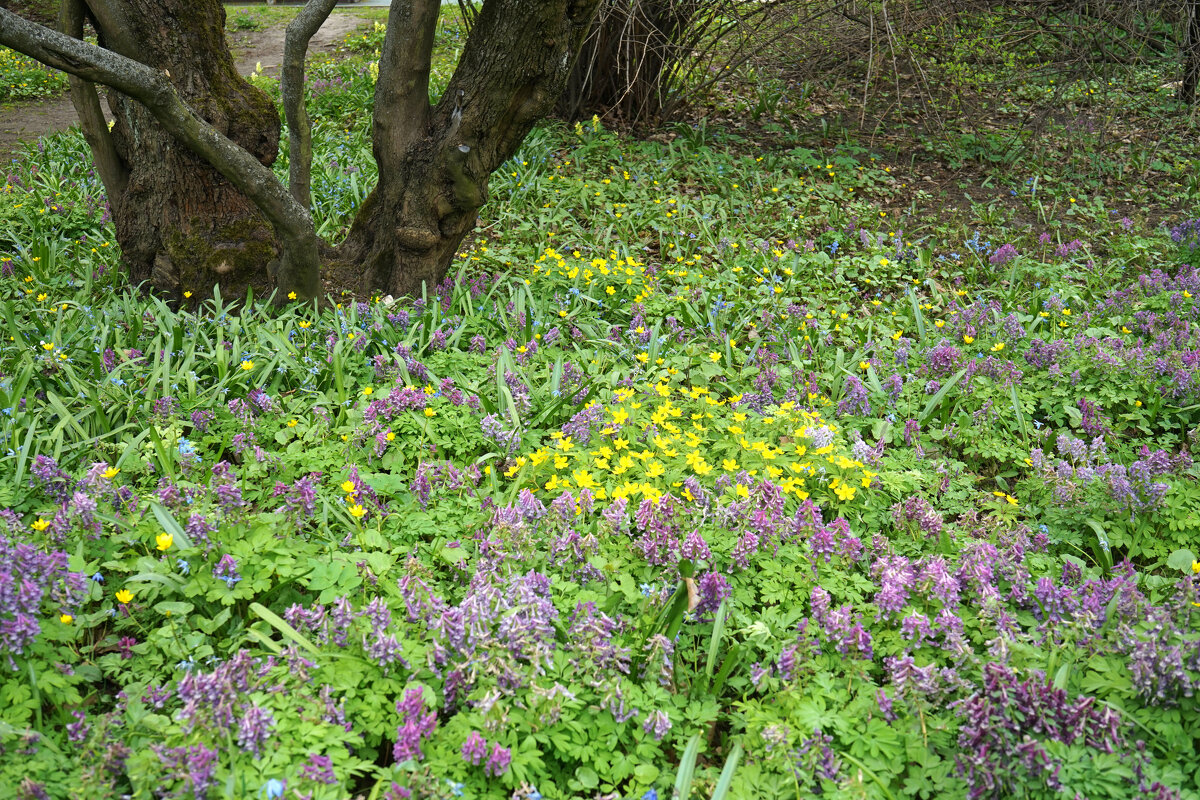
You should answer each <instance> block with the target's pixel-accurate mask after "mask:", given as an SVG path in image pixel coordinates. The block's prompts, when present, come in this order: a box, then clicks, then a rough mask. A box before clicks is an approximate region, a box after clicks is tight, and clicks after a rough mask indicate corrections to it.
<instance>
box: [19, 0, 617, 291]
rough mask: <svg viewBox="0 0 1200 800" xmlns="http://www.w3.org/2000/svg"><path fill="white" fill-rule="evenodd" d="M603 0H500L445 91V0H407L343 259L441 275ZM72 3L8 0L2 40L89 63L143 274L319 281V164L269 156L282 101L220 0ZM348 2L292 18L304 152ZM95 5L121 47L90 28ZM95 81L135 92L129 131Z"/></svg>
mask: <svg viewBox="0 0 1200 800" xmlns="http://www.w3.org/2000/svg"><path fill="white" fill-rule="evenodd" d="M598 1H599V0H485V2H484V4H483V8H482V9H481V10H480V11H479V13H478V14H477V15H475V16H474V18H473V20H472V26H471V33H470V36H469V38H468V40H467V44H466V46H465V48H464V50H463V54H462V57H461V59H460V62H459V65H458V68H457V69H456V70H455V72H454V76H453V77H452V78H451V80H450V84H449V87H448V89H447V91H446V93H445V95H444V96H443V97H442V98H441V100H440V102H439V103H438V104H437V105H436V107H435V106H431V105H430V101H429V74H430V59H431V56H432V51H433V42H434V32H435V30H436V27H437V20H438V15H439V12H440V7H441V2H440V0H394V2H393V3H392V6H391V11H390V12H389V17H388V32H387V35H386V37H385V40H384V45H383V50H382V53H381V55H380V60H379V80H378V83H377V86H376V93H375V110H374V117H373V121H374V155H375V160H376V162H377V164H378V166H379V182H378V184H377V186H376V187H375V189H374V191H372V193H371V195H370V196H369V197H368V199H367V201H366V203H365V204H364V206H363V208H362V209H361V211H360V213H359V215H358V218H357V219H356V220H355V222H354V224H353V225H352V227H351V230H350V234H349V235H348V237H347V239H346V241H345V242H344V243H343V244H342V246H341V247H340V248H338V249H337V250H336V251H333V250H331V249H330V248H325V249H326V251H327V252H326V254H325V255H327V256H328V257H329V259H330V261H331V262H334V265H335V266H341V267H348V268H349V269H351V270H353V271H354V273H355V274H358V275H361V276H362V287H361V288H363V289H364V290H366V289H383V290H386V291H389V292H391V293H393V294H406V293H417V292H419V291H420V289H421V286H422V284H423V283H424V284H426V285H429V286H432V285H435V284H437V283H438V282H439V281H440V280H441V279H442V277H443V275H444V274H445V273H446V271H447V269H448V268H449V266H450V264H451V262H452V260H453V258H454V254H455V251H456V250H457V248H458V246H459V245H460V244H461V243H462V240H463V237H464V236H466V234H467V233H468V232H469V231H470V230H471V229H472V228H473V227H474V225H475V220H476V215H477V214H478V212H479V209H480V207H481V206H482V205H483V203H484V201H485V200H486V199H487V182H488V176H489V175H490V174H491V173H492V171H494V170H495V169H496V168H497V167H499V166H500V165H501V164H502V163H503V162H504V161H505V160H507V159H508V158H510V157H511V156H512V155H513V154H514V153H515V152H516V150H517V148H518V146H519V145H520V143H521V141H522V140H523V139H524V138H525V136H526V134H528V133H529V131H530V129H531V128H532V127H533V125H534V123H535V122H536V121H537V120H538V119H540V118H541V117H543V116H545V114H546V113H547V112H549V110H550V109H551V107H552V106H553V104H554V101H555V100H556V99H557V97H558V94H559V93H560V92H561V91H562V88H563V85H564V83H565V81H566V78H567V75H568V73H569V72H570V69H571V65H572V63H573V62H574V60H575V57H576V55H577V51H578V47H579V43H580V41H581V40H582V39H583V36H584V34H585V33H586V32H587V29H588V25H589V24H590V22H591V18H592V16H593V15H594V13H595V10H596V5H597V3H598ZM61 2H62V3H63V4H64V14H63V17H62V19H61V23H60V25H61V27H62V29H63V31H64V32H65V33H66V34H68V36H63V35H61V34H54V33H51V32H49V31H47V30H46V29H44V28H41V27H39V26H37V25H32V24H30V23H29V22H28V21H24V20H22V19H21V18H20V17H18V16H16V15H13V14H11V13H9V12H7V11H2V10H0V42H3V43H4V44H6V45H8V46H10V47H13V48H14V49H17V50H20V51H21V52H24V53H27V54H29V55H32V56H33V57H35V58H38V59H39V60H42V61H43V62H44V63H47V64H50V65H51V66H54V67H57V68H59V69H63V70H65V71H67V72H69V73H71V74H72V75H73V76H75V77H74V78H73V80H72V96H73V98H74V99H75V101H76V104H77V107H78V108H79V110H80V116H81V120H82V122H83V126H84V133H85V136H86V137H87V139H88V142H89V144H90V145H91V146H92V149H93V153H94V154H95V156H96V160H97V166H98V170H99V173H100V175H101V177H102V179H103V180H104V182H105V185H106V188H107V189H108V192H109V196H110V202H111V203H112V206H113V217H114V221H115V223H116V228H117V237H118V240H119V241H120V243H121V246H122V249H123V252H124V256H125V259H126V261H127V262H128V267H129V271H130V277H131V278H132V280H133V281H134V282H140V281H143V280H148V281H150V283H151V285H152V286H153V287H154V288H155V289H157V290H159V291H161V292H164V293H167V294H170V295H175V296H177V295H178V294H180V293H181V292H183V291H186V290H191V291H193V292H195V293H198V294H199V293H204V292H206V291H207V290H208V289H209V287H211V286H212V285H213V284H214V283H219V284H220V285H221V286H222V288H223V290H224V291H225V292H226V294H240V293H241V292H242V291H244V289H245V288H246V287H248V286H255V287H258V288H260V289H265V288H268V286H269V285H270V283H271V280H270V278H269V271H270V269H271V265H272V264H280V265H281V266H279V267H278V268H277V269H278V272H277V273H276V274H277V276H278V283H279V286H278V288H279V289H280V293H281V294H282V293H285V292H287V291H288V287H294V288H295V290H296V294H297V296H302V297H304V298H305V299H307V298H309V297H313V296H315V295H316V294H318V292H319V288H320V287H319V283H318V280H317V271H318V266H319V265H318V241H317V239H316V236H315V233H314V232H313V225H312V218H311V215H310V214H309V212H308V211H307V196H308V189H307V179H306V177H305V170H293V174H292V175H291V178H290V180H289V183H290V191H289V187H284V186H283V185H282V184H281V183H280V182H279V181H278V180H277V179H276V178H275V176H274V175H272V174H271V172H270V170H269V169H267V168H266V167H264V165H270V164H271V162H272V161H273V160H274V158H275V154H276V152H277V148H278V143H279V129H280V124H279V117H278V114H277V112H276V111H275V108H274V106H273V104H272V103H271V102H270V100H269V99H268V98H267V97H266V95H264V94H263V93H262V92H260V91H258V90H256V89H254V88H253V87H252V86H250V85H249V84H248V83H246V82H245V81H244V80H242V78H241V77H240V76H238V75H237V73H236V72H235V70H234V66H233V59H232V56H231V55H230V53H229V49H228V47H227V46H226V44H225V41H224V21H225V12H224V9H223V8H222V6H221V4H220V2H218V0H61ZM332 6H333V3H332V2H331V0H309V3H308V6H307V7H306V9H305V11H304V13H303V15H302V19H301V20H299V21H298V22H297V24H295V25H294V26H289V33H288V41H289V50H288V55H287V56H285V61H287V68H286V69H285V71H284V79H285V84H286V85H285V87H284V100H285V104H287V106H288V109H287V113H288V114H289V116H290V118H293V119H295V120H296V127H297V130H294V131H293V137H294V138H293V145H294V147H293V155H296V154H297V153H299V152H303V151H304V149H305V145H304V139H305V137H306V135H307V132H306V131H300V130H299V128H302V127H304V115H303V113H302V109H301V108H299V107H298V104H299V103H302V102H303V101H302V97H303V94H302V91H301V89H302V76H303V69H302V66H301V65H302V63H303V50H304V47H306V46H307V41H308V40H307V38H306V37H307V36H310V35H311V32H312V31H313V30H315V29H316V28H315V26H319V23H320V20H321V19H324V17H325V16H326V15H327V14H328V13H329V11H330V9H331V8H332ZM85 16H86V17H87V18H90V20H91V22H92V25H93V27H94V28H95V29H96V30H97V31H98V32H99V34H100V44H101V45H102V47H104V48H108V49H107V50H104V49H101V48H97V47H93V46H90V45H86V44H83V43H82V42H80V41H78V40H79V39H80V38H81V36H82V33H83V21H84V18H85ZM69 36H73V37H75V38H74V39H71V38H68V37H69ZM109 51H112V52H109ZM114 52H115V53H117V54H118V55H113V53H114ZM121 56H124V57H125V58H121ZM130 59H132V61H131V60H130ZM135 61H136V62H140V63H134V62H135ZM143 65H144V66H143ZM147 67H150V68H151V69H147ZM87 81H99V82H102V83H106V84H108V85H111V86H114V87H118V88H119V89H120V90H121V92H124V94H120V93H118V92H115V91H114V92H113V93H112V94H111V95H110V103H111V105H112V107H113V110H114V112H115V114H116V124H115V125H114V127H113V130H112V132H111V134H110V133H109V131H108V130H107V126H106V125H104V124H103V121H102V119H101V118H100V116H99V105H98V102H97V101H96V99H95V92H94V89H93V88H92V87H91V85H90V84H88V83H87ZM131 97H136V98H137V100H136V101H135V100H133V99H130V98H131ZM160 123H161V124H160ZM168 130H169V131H170V133H168ZM297 135H298V138H297ZM184 143H186V145H185V144H184ZM210 164H211V165H214V166H215V167H216V169H214V166H210ZM218 169H219V170H220V171H219V172H218V171H217V170H218ZM222 176H224V177H222ZM227 179H228V180H227ZM235 185H236V187H237V188H235ZM239 189H240V191H239ZM260 212H261V213H260ZM268 220H269V221H270V224H268ZM281 243H282V246H281Z"/></svg>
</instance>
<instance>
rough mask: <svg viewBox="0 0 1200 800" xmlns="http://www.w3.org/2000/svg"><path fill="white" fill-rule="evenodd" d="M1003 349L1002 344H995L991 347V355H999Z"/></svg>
mask: <svg viewBox="0 0 1200 800" xmlns="http://www.w3.org/2000/svg"><path fill="white" fill-rule="evenodd" d="M1003 349H1004V342H996V343H995V344H994V345H992V352H993V353H999V352H1000V351H1001V350H1003Z"/></svg>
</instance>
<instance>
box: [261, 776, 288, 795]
mask: <svg viewBox="0 0 1200 800" xmlns="http://www.w3.org/2000/svg"><path fill="white" fill-rule="evenodd" d="M286 786H287V784H286V783H284V782H283V781H281V780H279V779H278V778H271V780H269V781H267V782H266V783H264V784H263V787H262V788H261V789H259V790H258V794H259V795H260V796H263V797H266V798H267V800H275V798H279V797H283V790H284V788H285V787H286Z"/></svg>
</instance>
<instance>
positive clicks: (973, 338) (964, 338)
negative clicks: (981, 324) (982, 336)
mask: <svg viewBox="0 0 1200 800" xmlns="http://www.w3.org/2000/svg"><path fill="white" fill-rule="evenodd" d="M963 341H964V342H966V343H967V344H970V343H971V342H973V341H975V337H974V336H967V335H965V334H964V335H963Z"/></svg>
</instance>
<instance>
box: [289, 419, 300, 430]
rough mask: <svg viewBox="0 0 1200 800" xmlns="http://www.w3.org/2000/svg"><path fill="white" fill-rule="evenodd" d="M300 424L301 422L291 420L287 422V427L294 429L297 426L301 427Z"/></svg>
mask: <svg viewBox="0 0 1200 800" xmlns="http://www.w3.org/2000/svg"><path fill="white" fill-rule="evenodd" d="M299 424H300V423H299V421H297V420H294V419H289V420H288V421H287V426H288V427H289V428H294V427H296V426H297V425H299Z"/></svg>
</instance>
